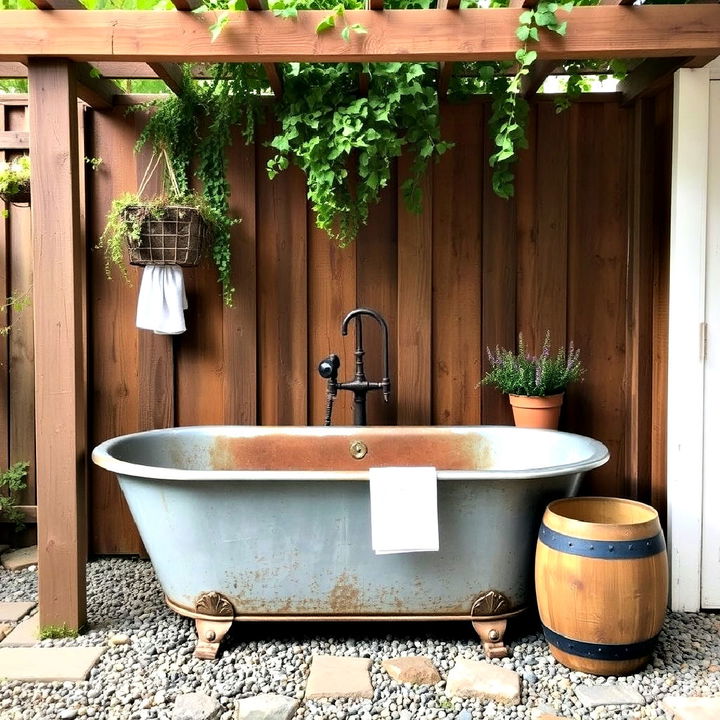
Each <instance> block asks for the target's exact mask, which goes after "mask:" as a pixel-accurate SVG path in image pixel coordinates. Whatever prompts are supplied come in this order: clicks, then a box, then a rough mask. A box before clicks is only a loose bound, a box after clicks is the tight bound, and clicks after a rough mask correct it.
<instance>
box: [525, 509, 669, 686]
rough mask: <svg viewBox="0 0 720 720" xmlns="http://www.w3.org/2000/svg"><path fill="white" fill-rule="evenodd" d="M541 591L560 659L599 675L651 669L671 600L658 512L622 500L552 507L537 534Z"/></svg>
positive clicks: (541, 605) (544, 616) (545, 626)
mask: <svg viewBox="0 0 720 720" xmlns="http://www.w3.org/2000/svg"><path fill="white" fill-rule="evenodd" d="M535 587H536V593H537V601H538V609H539V611H540V620H541V621H542V624H543V631H544V633H545V638H546V639H547V641H548V644H549V645H550V652H551V653H552V654H553V656H554V657H555V659H556V660H558V661H559V662H561V663H562V664H563V665H565V666H566V667H569V668H572V669H573V670H580V671H582V672H587V673H593V674H595V675H628V674H630V673H632V672H635V671H637V670H639V669H640V668H642V667H644V666H645V665H646V664H647V662H648V660H649V659H650V656H651V655H652V652H653V649H654V647H655V642H656V640H657V636H658V634H659V633H660V629H661V628H662V625H663V621H664V619H665V607H666V605H667V595H668V564H667V552H666V550H665V538H664V537H663V533H662V528H661V527H660V521H659V520H658V515H657V512H655V510H654V509H653V508H651V507H650V506H649V505H644V504H643V503H639V502H635V501H633V500H623V499H620V498H602V497H582V498H581V497H579V498H567V499H564V500H556V501H555V502H552V503H550V505H548V507H547V510H546V511H545V514H544V516H543V522H542V525H541V527H540V532H539V535H538V544H537V553H536V557H535Z"/></svg>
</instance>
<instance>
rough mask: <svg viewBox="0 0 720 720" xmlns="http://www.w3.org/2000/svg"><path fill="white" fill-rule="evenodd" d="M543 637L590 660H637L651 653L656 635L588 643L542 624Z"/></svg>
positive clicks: (556, 645) (565, 651)
mask: <svg viewBox="0 0 720 720" xmlns="http://www.w3.org/2000/svg"><path fill="white" fill-rule="evenodd" d="M542 629H543V632H544V633H545V639H546V640H547V641H548V642H549V643H550V645H554V646H555V647H556V648H557V649H558V650H561V651H562V652H564V653H567V654H568V655H575V656H576V657H583V658H588V659H590V660H613V661H616V660H637V659H638V658H643V657H647V656H648V655H651V654H652V652H653V650H654V649H655V644H656V643H657V638H658V636H657V635H655V636H654V637H651V638H649V639H647V640H642V641H640V642H636V643H630V644H628V645H609V644H604V643H589V642H584V641H581V640H573V639H572V638H568V637H565V636H564V635H560V634H559V633H556V632H555V631H554V630H551V629H550V628H548V627H546V626H545V625H544V624H543V626H542Z"/></svg>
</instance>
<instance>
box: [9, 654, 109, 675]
mask: <svg viewBox="0 0 720 720" xmlns="http://www.w3.org/2000/svg"><path fill="white" fill-rule="evenodd" d="M104 651H105V648H102V647H43V648H40V647H38V648H6V647H2V648H0V677H2V678H5V679H7V680H25V681H28V682H54V681H63V682H64V681H71V682H72V681H79V680H87V677H88V675H89V674H90V670H91V669H92V668H93V666H94V665H95V663H96V662H97V661H98V659H99V658H100V656H101V655H102V654H103V652H104Z"/></svg>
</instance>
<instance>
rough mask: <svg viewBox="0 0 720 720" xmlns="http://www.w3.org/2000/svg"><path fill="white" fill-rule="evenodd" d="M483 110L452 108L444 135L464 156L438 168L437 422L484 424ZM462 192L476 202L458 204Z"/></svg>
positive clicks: (444, 119) (446, 159) (446, 112)
mask: <svg viewBox="0 0 720 720" xmlns="http://www.w3.org/2000/svg"><path fill="white" fill-rule="evenodd" d="M482 117H483V113H482V107H481V106H480V105H479V104H477V103H475V104H472V105H464V106H458V107H452V108H451V107H450V106H446V107H444V108H443V109H442V112H441V130H442V134H443V137H444V138H446V139H447V140H450V141H454V142H456V143H461V144H462V152H458V151H457V147H456V148H455V150H453V151H450V152H447V153H445V155H443V156H442V157H441V158H440V161H439V162H438V163H437V164H436V165H434V166H433V321H432V322H433V328H432V354H433V378H434V382H433V416H432V419H433V424H436V425H463V424H468V425H477V424H479V423H480V417H481V414H480V392H479V391H478V390H477V389H476V387H475V386H476V384H477V383H478V382H479V381H480V379H481V364H480V354H481V352H482V347H481V344H482V339H481V328H480V325H481V318H482V307H481V303H482V282H483V274H482V237H481V233H482V222H481V212H482V209H481V204H480V203H481V201H480V197H481V193H482V185H481V178H482V172H483V171H482V169H481V167H480V163H481V161H482V160H481V158H482V147H483V145H482V143H483V141H482V137H481V135H480V133H478V132H476V129H477V128H478V127H479V126H481V124H482ZM458 188H462V194H463V195H464V196H465V197H466V198H468V199H469V198H472V200H471V201H466V202H457V192H458Z"/></svg>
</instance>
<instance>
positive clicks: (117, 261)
mask: <svg viewBox="0 0 720 720" xmlns="http://www.w3.org/2000/svg"><path fill="white" fill-rule="evenodd" d="M170 205H177V206H182V207H189V208H194V209H196V210H197V211H198V213H199V214H200V216H201V217H202V218H203V220H204V221H205V222H206V223H207V225H208V228H209V229H210V232H211V233H212V232H217V228H218V227H220V226H221V224H222V221H223V219H222V218H220V217H218V213H217V211H216V209H215V208H214V207H212V206H211V205H210V204H209V203H208V202H207V200H206V199H205V198H204V197H203V196H202V195H198V194H197V193H186V194H179V195H177V194H176V195H171V196H160V197H154V198H150V199H144V198H141V197H140V195H138V194H137V193H125V194H124V195H123V196H122V197H119V198H117V199H115V200H113V202H112V205H111V206H110V212H109V213H108V215H107V218H106V221H105V229H104V231H103V234H102V235H101V236H100V243H99V244H100V246H101V247H103V249H104V251H105V273H106V274H107V276H108V278H109V277H111V275H112V267H113V266H117V268H118V269H119V271H120V273H121V275H122V276H123V278H125V279H127V267H126V266H125V247H126V246H129V247H137V246H138V245H139V244H140V231H141V228H142V225H143V222H144V221H145V220H146V219H148V218H150V219H153V220H161V219H162V217H163V215H164V213H165V211H166V210H167V208H168V206H170Z"/></svg>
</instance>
